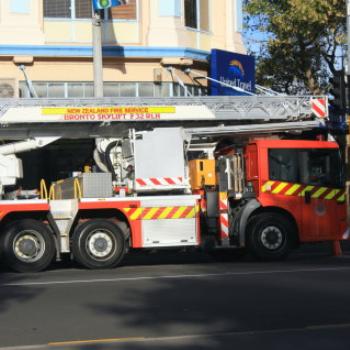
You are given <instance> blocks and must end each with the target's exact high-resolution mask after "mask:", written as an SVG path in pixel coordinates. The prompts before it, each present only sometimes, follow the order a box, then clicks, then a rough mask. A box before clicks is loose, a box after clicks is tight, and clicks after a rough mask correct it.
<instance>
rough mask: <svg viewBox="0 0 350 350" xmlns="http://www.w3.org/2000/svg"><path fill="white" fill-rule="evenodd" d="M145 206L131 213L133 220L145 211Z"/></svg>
mask: <svg viewBox="0 0 350 350" xmlns="http://www.w3.org/2000/svg"><path fill="white" fill-rule="evenodd" d="M143 210H144V209H143V208H137V209H136V210H135V211H134V212H133V213H132V214H131V215H130V219H131V220H137V219H138V218H139V217H140V216H141V215H142V212H143Z"/></svg>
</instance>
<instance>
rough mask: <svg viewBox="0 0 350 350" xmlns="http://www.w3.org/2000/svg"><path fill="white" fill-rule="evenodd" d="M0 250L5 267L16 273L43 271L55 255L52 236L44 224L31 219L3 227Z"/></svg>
mask: <svg viewBox="0 0 350 350" xmlns="http://www.w3.org/2000/svg"><path fill="white" fill-rule="evenodd" d="M0 249H1V253H2V256H3V258H4V261H5V263H6V265H8V266H9V267H10V268H11V269H13V270H15V271H17V272H37V271H41V270H44V269H46V268H47V267H48V266H49V265H50V263H51V262H52V260H53V258H54V256H55V253H56V247H55V240H54V237H53V234H52V233H51V232H50V231H49V230H48V228H47V226H46V225H45V224H44V223H42V222H40V221H36V220H31V219H25V220H19V221H15V222H12V223H11V224H9V225H8V226H7V227H5V229H4V232H3V235H2V237H1V240H0Z"/></svg>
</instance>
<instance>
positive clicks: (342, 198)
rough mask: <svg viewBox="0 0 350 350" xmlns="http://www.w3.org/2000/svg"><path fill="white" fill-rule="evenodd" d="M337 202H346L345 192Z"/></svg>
mask: <svg viewBox="0 0 350 350" xmlns="http://www.w3.org/2000/svg"><path fill="white" fill-rule="evenodd" d="M337 202H340V203H342V202H345V192H344V193H342V195H341V196H340V197H338V198H337Z"/></svg>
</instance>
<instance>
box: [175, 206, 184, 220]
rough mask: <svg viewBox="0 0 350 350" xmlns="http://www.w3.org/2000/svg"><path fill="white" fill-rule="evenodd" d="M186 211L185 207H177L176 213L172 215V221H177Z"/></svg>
mask: <svg viewBox="0 0 350 350" xmlns="http://www.w3.org/2000/svg"><path fill="white" fill-rule="evenodd" d="M185 210H186V207H179V208H178V209H177V211H176V213H175V214H174V215H173V217H172V218H173V219H179V218H180V217H181V215H182V213H183V212H184V211H185Z"/></svg>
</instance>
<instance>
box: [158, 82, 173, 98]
mask: <svg viewBox="0 0 350 350" xmlns="http://www.w3.org/2000/svg"><path fill="white" fill-rule="evenodd" d="M154 90H155V91H154V96H155V97H169V96H170V83H160V84H155V86H154Z"/></svg>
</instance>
